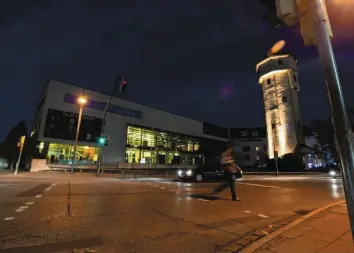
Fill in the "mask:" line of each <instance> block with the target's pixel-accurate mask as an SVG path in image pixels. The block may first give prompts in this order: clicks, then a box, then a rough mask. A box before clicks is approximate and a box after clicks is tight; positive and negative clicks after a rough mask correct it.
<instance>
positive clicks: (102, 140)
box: [98, 137, 106, 144]
mask: <svg viewBox="0 0 354 253" xmlns="http://www.w3.org/2000/svg"><path fill="white" fill-rule="evenodd" d="M98 143H99V144H105V143H106V137H99V138H98Z"/></svg>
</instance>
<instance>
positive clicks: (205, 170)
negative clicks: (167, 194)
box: [177, 162, 236, 182]
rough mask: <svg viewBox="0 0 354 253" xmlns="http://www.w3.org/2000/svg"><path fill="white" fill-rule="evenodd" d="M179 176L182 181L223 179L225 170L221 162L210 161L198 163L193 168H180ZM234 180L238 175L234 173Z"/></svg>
mask: <svg viewBox="0 0 354 253" xmlns="http://www.w3.org/2000/svg"><path fill="white" fill-rule="evenodd" d="M177 177H178V179H179V180H181V181H196V182H202V181H204V180H223V179H224V171H223V169H222V168H221V164H220V163H219V162H210V163H204V164H202V165H198V166H196V167H195V168H192V169H179V170H178V171H177ZM233 180H234V181H235V180H236V176H235V175H233Z"/></svg>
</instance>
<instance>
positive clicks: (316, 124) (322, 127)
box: [311, 118, 337, 156]
mask: <svg viewBox="0 0 354 253" xmlns="http://www.w3.org/2000/svg"><path fill="white" fill-rule="evenodd" d="M311 129H312V130H313V131H314V132H316V133H317V134H318V141H319V143H320V144H321V146H322V147H327V148H328V149H329V150H330V151H331V153H332V154H333V155H335V156H336V155H337V150H336V146H335V143H334V129H333V124H332V120H331V119H330V118H329V119H328V120H321V119H316V120H313V121H312V122H311Z"/></svg>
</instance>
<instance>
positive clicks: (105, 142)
mask: <svg viewBox="0 0 354 253" xmlns="http://www.w3.org/2000/svg"><path fill="white" fill-rule="evenodd" d="M108 140H109V138H108V137H107V136H99V137H98V138H97V144H98V145H99V146H100V147H104V146H105V147H106V146H108Z"/></svg>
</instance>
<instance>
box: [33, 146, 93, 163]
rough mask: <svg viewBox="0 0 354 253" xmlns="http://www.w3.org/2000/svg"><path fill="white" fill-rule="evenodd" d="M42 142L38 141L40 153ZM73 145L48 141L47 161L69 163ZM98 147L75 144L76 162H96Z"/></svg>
mask: <svg viewBox="0 0 354 253" xmlns="http://www.w3.org/2000/svg"><path fill="white" fill-rule="evenodd" d="M43 148H44V144H43V142H41V143H40V146H39V152H40V153H42V151H43ZM73 152H74V145H69V144H58V143H49V147H48V152H47V163H59V164H70V163H71V162H72V157H73ZM97 157H98V148H97V147H89V146H79V145H78V146H77V148H76V163H77V164H94V163H96V162H97Z"/></svg>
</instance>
